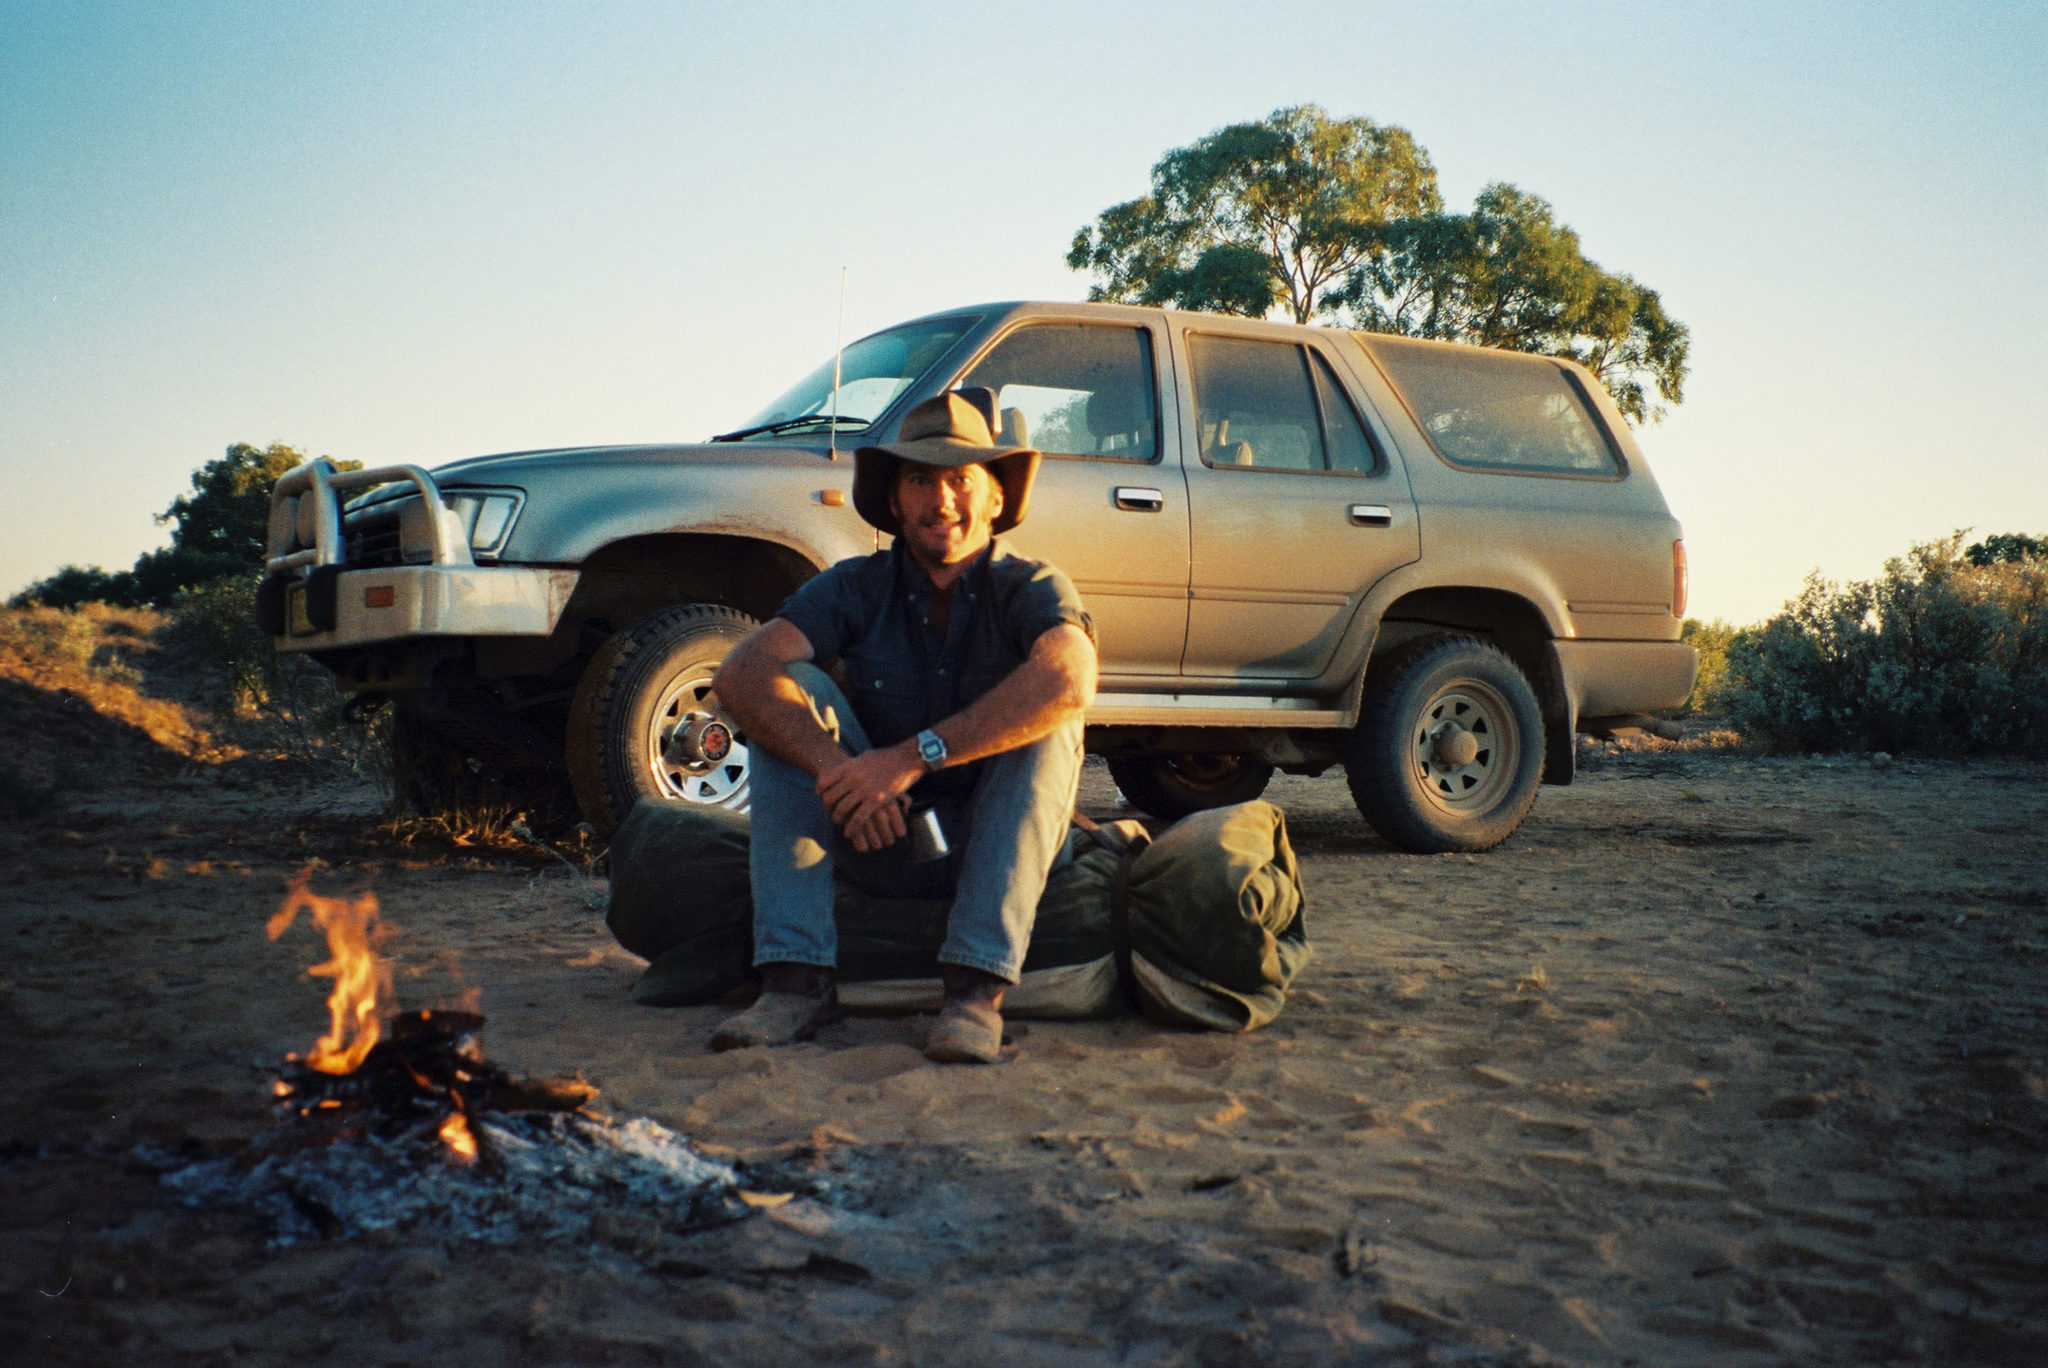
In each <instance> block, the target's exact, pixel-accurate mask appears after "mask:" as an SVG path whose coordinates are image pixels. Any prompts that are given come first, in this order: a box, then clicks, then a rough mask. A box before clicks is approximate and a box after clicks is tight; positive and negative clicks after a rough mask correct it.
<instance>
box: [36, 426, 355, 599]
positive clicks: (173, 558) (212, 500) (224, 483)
mask: <svg viewBox="0 0 2048 1368" xmlns="http://www.w3.org/2000/svg"><path fill="white" fill-rule="evenodd" d="M305 460H306V453H305V452H303V451H300V450H299V449H298V448H297V447H290V446H285V445H284V444H282V443H280V442H273V443H271V444H270V445H269V446H267V447H255V446H251V445H249V444H248V443H247V442H236V443H235V444H234V445H233V446H231V447H229V448H228V449H227V453H226V454H225V455H223V456H221V457H220V458H219V459H218V460H212V461H208V462H207V463H206V464H205V465H202V466H201V467H199V469H197V470H195V471H193V472H192V489H191V492H190V493H187V494H180V495H179V496H178V497H177V498H176V499H173V500H172V501H171V506H170V507H169V508H167V509H165V510H164V511H163V512H162V513H159V514H158V515H157V519H156V520H157V521H158V522H159V523H174V524H176V526H175V527H173V528H172V530H171V544H170V545H169V546H167V547H164V548H163V549H161V550H157V551H146V552H144V553H143V554H142V555H141V556H139V557H137V558H136V561H135V565H134V568H133V569H129V570H119V571H112V572H109V571H106V570H102V569H100V568H99V567H97V566H78V565H67V566H65V567H64V568H63V569H61V570H59V571H58V572H57V573H56V574H54V575H52V576H50V577H49V578H48V579H45V580H40V581H38V582H37V583H35V584H32V585H30V586H29V587H28V588H26V589H24V590H22V591H21V592H20V593H18V594H16V595H15V596H14V597H13V598H12V599H10V600H9V602H10V603H11V604H12V605H13V606H15V607H21V606H23V605H25V604H30V603H40V604H43V605H44V606H46V607H50V608H70V607H75V606H77V605H78V604H80V603H112V604H116V605H119V606H121V607H125V608H141V607H157V608H163V607H168V606H169V605H170V603H171V601H172V600H173V599H175V598H176V597H177V596H178V595H179V594H180V593H181V592H183V591H184V590H187V589H193V588H197V587H198V586H200V585H204V584H211V583H213V582H215V581H216V580H222V579H226V578H229V577H230V576H235V575H246V574H249V573H251V572H253V571H260V570H261V569H262V568H263V561H264V549H265V546H266V543H267V541H268V539H269V528H270V489H271V486H272V485H274V484H276V483H277V481H278V477H279V476H281V475H283V474H284V473H285V472H286V471H288V470H290V469H291V468H292V467H293V466H296V465H301V464H303V463H304V462H305ZM335 464H336V468H337V469H340V470H357V469H360V468H361V466H362V463H361V462H360V461H339V462H336V463H335Z"/></svg>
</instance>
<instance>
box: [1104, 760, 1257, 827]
mask: <svg viewBox="0 0 2048 1368" xmlns="http://www.w3.org/2000/svg"><path fill="white" fill-rule="evenodd" d="M1109 774H1110V777H1111V778H1112V779H1114V780H1116V786H1117V787H1118V788H1119V789H1121V790H1122V791H1123V795H1124V797H1126V798H1128V799H1130V800H1131V802H1132V804H1133V805H1134V806H1136V807H1139V808H1142V809H1144V810H1145V811H1146V812H1149V813H1151V814H1152V815H1153V816H1154V817H1162V818H1164V819H1166V820H1167V821H1169V822H1177V821H1179V820H1180V819H1181V818H1183V817H1185V816H1187V815H1188V814H1189V813H1191V812H1202V811H1206V810H1207V809H1209V808H1220V807H1229V806H1230V805H1231V804H1233V803H1249V802H1250V801H1251V800H1252V799H1254V798H1256V797H1258V796H1259V795H1260V794H1262V793H1264V792H1265V791H1266V785H1267V784H1268V783H1270V782H1272V779H1273V767H1272V766H1271V765H1268V764H1264V763H1262V762H1260V761H1257V760H1254V759H1252V758H1251V757H1250V756H1249V755H1122V756H1118V757H1116V758H1115V759H1113V760H1111V761H1110V762H1109Z"/></svg>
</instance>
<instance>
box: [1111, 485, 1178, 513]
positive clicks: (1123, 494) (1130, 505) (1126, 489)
mask: <svg viewBox="0 0 2048 1368" xmlns="http://www.w3.org/2000/svg"><path fill="white" fill-rule="evenodd" d="M1110 492H1111V493H1113V494H1115V495H1116V506H1117V507H1118V508H1121V509H1124V510H1125V511H1127V512H1131V513H1157V512H1159V511H1160V510H1161V509H1163V508H1165V507H1166V496H1165V495H1164V494H1161V493H1160V492H1159V491H1158V490H1156V489H1142V488H1140V487H1138V486H1136V485H1118V486H1117V487H1116V488H1115V489H1114V490H1112V491H1110Z"/></svg>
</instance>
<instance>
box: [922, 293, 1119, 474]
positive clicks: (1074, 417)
mask: <svg viewBox="0 0 2048 1368" xmlns="http://www.w3.org/2000/svg"><path fill="white" fill-rule="evenodd" d="M958 383H959V385H960V386H961V387H965V386H970V385H985V386H987V387H988V388H989V389H992V390H994V391H995V392H996V406H997V407H998V408H999V409H1000V410H1001V411H1002V419H1003V424H1002V431H1001V432H1000V433H998V434H997V435H996V441H997V442H999V443H1002V444H1003V445H1006V446H1030V447H1037V448H1038V449H1039V450H1040V451H1043V452H1045V453H1047V454H1048V455H1059V456H1087V457H1092V458H1094V459H1096V460H1112V461H1151V460H1156V459H1157V458H1158V455H1159V421H1158V405H1157V401H1156V399H1155V397H1154V396H1155V394H1156V393H1157V388H1156V386H1155V385H1154V384H1153V379H1152V338H1151V335H1150V334H1149V333H1147V332H1146V331H1145V330H1144V329H1143V328H1126V327H1105V326H1101V325H1098V324H1069V323H1038V324H1031V325H1028V326H1026V327H1023V328H1019V329H1018V330H1017V331H1016V332H1013V333H1011V334H1010V335H1009V336H1008V337H1005V338H1004V339H1003V340H1002V341H1001V342H998V343H997V344H996V346H995V350H993V351H991V352H990V353H989V354H988V355H987V356H985V357H983V358H982V360H981V364H980V365H978V366H976V367H975V368H974V370H973V371H972V372H970V373H969V374H968V375H967V376H966V377H965V378H963V379H961V380H960V381H959V382H958Z"/></svg>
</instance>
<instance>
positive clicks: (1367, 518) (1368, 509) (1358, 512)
mask: <svg viewBox="0 0 2048 1368" xmlns="http://www.w3.org/2000/svg"><path fill="white" fill-rule="evenodd" d="M1351 523H1352V526H1354V527H1392V526H1393V525H1394V510H1393V509H1391V508H1389V507H1387V506H1386V505H1385V504H1353V505H1351Z"/></svg>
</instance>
